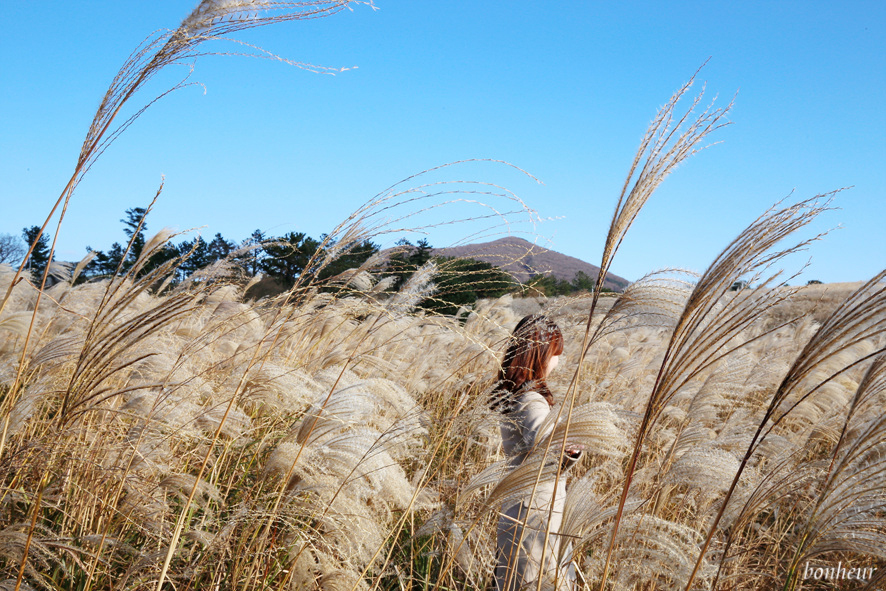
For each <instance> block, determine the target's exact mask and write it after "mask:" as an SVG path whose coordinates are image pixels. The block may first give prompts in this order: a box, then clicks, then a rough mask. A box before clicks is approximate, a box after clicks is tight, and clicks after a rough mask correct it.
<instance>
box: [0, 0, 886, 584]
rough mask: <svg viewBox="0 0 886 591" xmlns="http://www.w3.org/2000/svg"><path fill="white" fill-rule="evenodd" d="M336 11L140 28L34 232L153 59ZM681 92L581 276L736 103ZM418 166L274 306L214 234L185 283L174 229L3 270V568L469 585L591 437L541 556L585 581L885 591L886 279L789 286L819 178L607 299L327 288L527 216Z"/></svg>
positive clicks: (432, 274)
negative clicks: (510, 448) (109, 248)
mask: <svg viewBox="0 0 886 591" xmlns="http://www.w3.org/2000/svg"><path fill="white" fill-rule="evenodd" d="M347 5H348V3H347V2H334V1H330V2H311V3H282V4H280V5H276V6H277V8H280V9H282V10H283V11H282V12H276V13H273V16H263V13H261V14H256V13H255V12H254V10H253V9H254V8H255V6H254V5H252V4H242V3H238V2H233V3H232V2H218V1H210V0H204V1H203V2H201V3H200V4H199V5H198V7H197V9H195V10H194V12H193V13H192V14H191V15H190V16H189V17H188V18H187V19H185V21H183V23H182V25H181V26H180V27H179V28H177V29H176V30H174V31H168V32H160V33H158V34H156V36H155V37H151V38H149V39H148V40H147V41H146V42H145V43H144V44H143V45H142V46H140V47H139V48H138V49H137V50H136V52H135V53H134V54H133V56H132V57H131V58H130V60H129V61H128V62H126V64H125V66H124V67H123V69H121V71H120V73H119V74H118V77H117V78H116V79H115V82H114V84H113V85H112V86H111V88H110V89H109V90H108V92H107V94H106V95H105V98H104V100H103V101H102V103H101V106H100V107H99V109H98V112H97V114H96V117H95V119H94V121H93V124H92V126H91V128H90V130H89V132H88V134H87V137H86V139H85V141H84V144H83V148H82V150H81V152H80V155H79V158H78V159H77V165H76V167H75V169H74V171H73V174H72V176H71V179H70V182H69V183H68V184H67V186H66V187H64V188H63V190H62V192H61V194H60V196H59V198H58V201H57V202H56V205H55V207H54V208H53V210H52V211H51V212H47V217H46V222H45V223H44V225H43V226H42V229H41V232H47V231H48V228H51V227H55V228H60V227H61V226H62V225H63V220H64V215H65V211H67V206H68V204H69V203H70V202H71V200H72V199H74V192H75V189H76V187H77V185H78V184H79V182H80V181H81V180H82V178H83V176H84V175H85V174H86V173H87V172H88V171H89V170H90V168H91V166H92V164H93V163H94V162H95V160H96V159H97V158H98V157H99V156H101V154H102V153H103V152H104V151H105V149H106V148H107V147H108V145H109V142H110V141H112V140H113V139H114V138H116V137H117V136H119V134H120V133H123V132H124V131H125V130H126V129H127V128H128V127H129V126H130V125H131V124H133V123H134V121H135V120H134V119H125V120H123V122H122V123H119V122H118V121H117V116H118V114H119V113H123V112H125V111H124V109H123V107H124V106H125V105H126V104H127V103H128V101H129V100H130V98H131V97H133V96H135V95H136V94H137V92H138V90H139V89H140V88H141V87H142V85H143V84H144V82H145V81H146V80H148V79H150V78H151V77H152V76H153V75H154V74H156V73H157V72H158V71H159V70H160V69H162V68H164V67H165V66H167V65H168V64H172V63H180V62H182V61H187V60H192V59H196V57H197V56H199V55H200V51H201V47H200V46H201V44H202V43H203V42H204V41H206V40H209V39H214V38H217V37H219V36H227V35H230V34H232V33H234V32H236V31H238V30H241V29H243V28H247V27H254V26H259V25H262V24H272V23H274V22H277V21H280V20H299V19H303V18H315V17H320V16H325V15H327V14H331V13H334V12H336V11H338V10H341V9H343V8H346V7H347ZM694 82H695V76H693V77H691V78H690V79H689V80H688V82H686V83H685V84H684V85H683V86H681V87H679V89H678V90H677V91H676V92H675V93H674V95H673V96H671V97H670V99H668V100H667V102H665V104H664V106H663V107H661V108H660V109H659V110H658V112H657V114H656V116H655V117H654V119H653V120H652V122H651V124H650V125H649V127H648V129H647V131H646V133H645V134H644V136H643V139H642V141H641V143H640V146H639V148H638V150H637V152H636V155H635V157H634V160H633V163H632V165H631V166H630V168H629V170H628V171H627V176H626V180H625V184H624V187H623V189H622V191H621V193H620V194H619V195H616V196H614V197H615V206H614V208H613V209H614V212H613V214H612V218H611V222H610V225H609V229H608V234H607V235H606V236H605V237H601V238H602V242H603V249H602V253H603V254H602V257H601V260H600V261H599V267H600V276H601V277H603V276H605V275H606V273H608V272H609V269H610V268H611V266H612V265H613V261H614V260H615V258H616V255H617V253H618V250H619V247H620V246H621V244H622V242H623V241H630V236H628V234H629V230H630V229H631V227H632V225H633V223H634V221H635V219H636V217H637V215H638V214H639V212H640V211H641V209H642V208H643V207H644V205H645V204H646V203H647V201H648V200H649V199H650V198H651V197H652V195H653V193H654V192H655V190H656V189H657V187H659V185H660V184H661V183H662V182H663V181H664V180H665V178H666V177H667V176H668V175H669V174H670V173H671V172H672V171H673V170H674V169H675V168H676V167H677V166H679V165H681V164H682V163H684V162H685V161H686V160H687V159H688V158H689V157H690V156H692V155H693V154H695V153H696V152H698V151H699V150H701V149H703V148H705V147H706V146H708V145H709V144H710V143H711V142H712V141H714V140H716V137H717V136H716V132H717V131H718V130H719V129H720V128H722V127H723V126H724V125H726V124H727V119H726V116H727V114H728V113H729V112H730V110H731V108H732V103H727V104H725V105H722V103H720V105H716V104H714V103H710V104H707V103H706V102H705V100H706V99H704V98H703V91H702V93H700V94H698V95H694V96H693V95H692V90H691V89H692V88H693V84H694ZM687 103H688V104H687ZM705 105H707V106H705ZM115 125H119V126H120V127H115ZM459 164H460V163H453V164H452V165H445V168H446V169H447V172H449V171H452V172H453V173H457V172H458V170H460V169H459ZM490 164H493V165H496V166H510V165H507V164H506V163H494V162H490ZM521 172H522V171H521ZM423 175H424V173H419V174H417V175H415V176H414V177H410V178H409V179H406V180H405V181H401V182H400V183H396V184H394V185H392V187H391V188H389V189H388V190H386V191H383V192H382V193H379V194H378V195H376V196H375V197H374V198H372V199H370V200H369V201H368V202H367V203H366V204H365V205H364V206H363V207H361V208H360V209H358V210H357V211H355V212H353V213H350V214H348V213H343V216H342V217H343V218H344V221H343V222H342V223H341V224H340V225H338V226H337V227H335V228H331V229H330V230H329V232H328V234H326V235H324V237H323V239H322V242H321V244H320V246H319V247H318V248H317V250H316V252H315V253H313V256H311V258H310V260H309V261H307V263H306V264H305V266H304V270H303V271H302V272H301V273H300V275H299V276H298V277H297V278H296V279H295V281H294V285H292V286H291V288H289V289H287V290H286V291H284V292H283V293H280V294H279V295H276V296H274V297H267V298H262V299H258V300H255V299H250V298H248V297H246V292H247V290H248V289H249V287H251V284H252V280H250V279H249V278H244V277H243V275H242V274H241V273H239V272H238V267H237V264H235V261H234V255H232V256H231V257H229V258H226V259H221V260H219V261H218V262H216V263H214V264H213V265H211V266H209V267H206V268H204V269H201V270H199V271H197V272H194V273H192V274H190V275H188V276H186V277H182V275H181V274H180V273H178V272H177V271H178V269H179V268H180V267H181V266H182V265H183V264H186V263H187V261H188V259H189V257H190V256H192V254H193V253H188V252H185V253H183V254H179V255H178V256H176V257H174V258H170V259H168V260H164V261H163V262H162V263H159V264H156V265H153V264H149V262H150V261H151V257H152V256H153V255H155V254H157V253H158V252H160V250H161V249H162V248H163V247H164V245H165V244H166V243H167V242H168V241H170V240H171V239H172V238H173V237H174V234H173V233H172V232H170V231H168V230H163V231H161V232H159V233H158V234H156V235H155V236H153V237H151V238H149V239H148V240H146V242H145V244H144V245H143V248H142V249H141V250H140V252H139V254H138V256H137V257H134V260H132V261H131V263H132V264H131V265H128V266H125V267H124V266H123V265H122V263H121V265H120V266H119V268H118V269H117V271H116V272H115V273H114V274H112V275H111V276H109V277H106V278H104V279H101V280H98V281H93V282H87V283H81V284H77V283H76V279H77V275H78V274H79V273H80V272H81V271H82V266H78V267H77V268H74V269H69V270H67V271H66V272H64V273H62V274H61V280H60V281H58V282H55V283H54V284H50V282H49V281H48V278H49V275H50V272H51V271H50V268H49V267H48V266H47V268H46V270H45V272H44V273H43V274H42V276H40V277H30V274H29V273H28V272H27V268H26V266H25V264H24V263H22V265H20V266H19V268H17V269H14V268H10V267H8V266H5V265H0V293H2V294H3V299H2V302H0V409H2V413H0V416H2V428H0V482H2V489H0V589H3V590H6V591H19V590H21V589H25V590H43V589H65V590H71V591H75V590H76V591H93V590H108V591H110V590H115V591H123V590H127V591H136V590H138V591H142V590H144V591H148V590H154V591H161V590H164V589H170V590H175V591H185V590H199V589H218V590H226V589H229V590H234V589H236V590H241V589H242V590H248V591H252V590H256V591H258V590H280V591H282V590H290V589H292V590H296V589H306V590H330V591H331V590H342V591H357V590H369V589H384V590H391V591H394V590H404V589H410V590H419V589H424V590H440V591H442V590H448V589H486V588H489V586H490V585H492V584H493V583H492V581H493V577H492V570H493V568H494V566H495V563H496V558H495V555H494V552H495V534H496V522H497V519H498V510H499V508H500V507H501V505H502V503H503V502H507V501H508V500H511V499H518V498H527V497H530V498H531V497H532V496H533V495H534V494H535V491H536V488H537V487H538V483H539V482H540V481H542V480H543V479H548V478H557V477H559V475H560V472H561V470H562V466H563V456H564V453H565V450H566V449H567V447H568V446H570V445H574V444H581V445H583V446H584V447H585V448H586V449H587V453H586V454H585V455H584V457H583V459H582V460H581V462H580V463H579V464H578V465H576V466H575V467H574V468H573V469H572V471H571V472H570V479H569V486H568V489H567V498H566V504H565V512H564V515H563V523H562V526H561V528H560V532H559V534H560V535H562V536H565V537H567V538H568V539H570V540H571V541H572V544H564V545H561V546H560V548H561V551H562V552H563V553H564V555H563V556H560V557H558V558H560V559H561V560H564V561H565V560H571V562H572V563H573V564H574V566H575V569H576V572H577V573H578V574H577V576H578V581H579V583H578V585H579V588H581V589H599V590H600V591H604V590H607V589H610V590H619V591H620V590H623V589H624V590H636V591H650V590H653V589H676V590H681V589H684V590H686V591H690V590H695V589H724V590H725V589H783V590H799V589H825V588H833V587H834V585H835V583H833V581H832V580H831V579H833V577H834V576H837V575H838V574H839V569H840V568H844V569H845V570H844V573H843V574H844V575H845V574H846V572H848V569H853V571H854V572H855V574H856V575H858V576H856V577H855V579H854V582H853V584H854V585H855V586H854V587H853V588H857V589H871V590H872V589H878V588H882V585H883V584H884V582H886V415H884V414H883V408H884V405H886V270H884V271H881V272H880V273H878V274H876V275H875V276H874V277H872V278H870V279H869V280H867V281H863V282H859V283H857V284H833V285H828V284H819V285H806V286H791V285H790V283H791V281H792V280H794V278H795V277H796V275H791V274H790V273H785V272H782V271H781V265H782V263H783V261H784V259H785V258H786V257H789V256H790V255H792V254H794V253H796V252H799V251H802V250H805V249H807V248H808V247H809V246H810V245H811V244H812V243H813V242H815V241H816V240H818V239H819V238H821V236H818V235H814V234H813V235H809V228H810V224H811V223H812V222H813V221H814V220H815V219H816V218H817V216H819V215H820V214H822V213H823V212H825V211H828V210H830V209H832V208H834V204H835V201H836V200H838V199H839V197H840V195H839V191H831V192H826V193H822V194H820V195H815V196H811V197H808V198H801V199H796V200H794V201H783V202H780V203H778V204H776V205H774V206H773V207H772V208H771V209H769V210H767V211H765V212H762V213H761V215H760V217H758V218H757V219H756V220H754V221H753V222H751V223H750V224H749V225H748V226H747V228H746V229H745V230H744V231H742V232H741V233H739V234H738V235H737V236H736V237H735V238H734V239H731V240H730V239H724V241H723V244H722V250H720V251H719V252H711V253H710V261H711V262H710V264H709V266H708V267H707V268H706V269H705V270H704V271H703V272H700V273H695V272H690V271H685V270H681V269H678V268H673V269H664V270H650V272H649V274H648V275H646V276H644V277H642V278H640V279H638V280H637V281H635V282H633V283H631V284H630V285H628V286H627V287H626V288H625V289H624V291H623V292H622V293H619V294H604V293H603V282H602V281H598V282H597V283H596V284H595V285H594V286H593V289H592V290H591V291H588V292H585V293H580V294H577V295H573V296H564V297H554V298H544V297H519V296H518V295H515V294H506V295H503V296H501V297H499V298H494V299H481V300H479V301H477V302H476V303H475V304H473V305H471V306H465V307H463V308H461V309H459V311H458V312H457V313H456V314H454V315H452V314H441V313H435V312H433V311H432V310H429V309H427V308H423V307H422V303H423V302H427V301H433V300H434V298H435V297H437V298H439V297H440V296H441V291H440V290H441V281H440V277H441V276H442V274H443V273H444V272H445V269H444V268H443V265H444V264H443V263H439V262H437V261H436V260H434V259H431V260H428V261H426V262H425V263H424V264H422V265H421V266H420V267H419V268H417V269H416V270H415V271H414V272H413V273H412V274H411V275H410V276H409V277H408V278H407V279H406V280H405V281H404V282H403V284H402V285H401V286H399V288H394V287H393V285H394V284H393V282H392V281H391V280H390V277H388V276H387V275H388V273H389V270H388V269H386V267H385V262H384V261H383V260H381V259H380V258H379V257H369V258H368V259H367V260H365V261H364V262H363V263H362V264H361V265H360V266H359V268H355V269H349V270H347V271H344V272H342V273H337V274H335V275H334V276H332V277H326V276H325V275H324V274H323V271H324V269H327V268H331V267H330V265H332V264H333V263H334V262H335V261H336V260H339V259H340V257H342V256H344V255H347V254H348V252H349V250H351V249H353V248H355V247H356V245H359V244H362V243H364V241H366V240H371V239H373V238H376V237H379V236H391V235H398V233H400V232H402V231H403V228H410V229H412V230H418V231H428V230H429V229H430V228H433V227H435V226H436V225H439V224H450V223H459V222H463V223H465V224H466V225H467V226H468V227H471V228H472V229H471V230H470V232H475V230H474V229H473V227H474V226H473V225H472V224H476V223H477V222H478V221H482V222H483V223H484V224H486V227H487V228H488V229H487V230H486V231H485V233H484V234H481V235H485V236H488V235H497V234H500V233H501V232H502V231H503V230H502V228H504V227H507V226H508V224H510V223H512V221H514V220H517V219H521V220H529V221H530V222H531V221H533V220H536V219H537V216H538V214H537V213H536V212H535V210H533V209H532V207H531V204H527V203H524V202H523V201H522V200H521V199H520V198H519V197H518V196H517V195H515V194H514V193H512V192H511V191H509V190H507V189H506V188H503V187H499V186H497V185H490V184H489V183H485V182H484V181H482V180H467V179H460V180H457V181H452V182H448V183H440V182H437V181H428V182H425V180H424V179H425V178H426V177H425V176H423ZM161 191H162V187H161V189H160V190H158V192H157V195H156V196H155V197H154V201H152V202H151V205H153V203H154V202H156V200H157V199H162V198H163V197H162V195H161ZM150 209H151V206H148V207H147V210H148V211H150ZM143 219H144V218H142V221H143ZM137 229H138V228H136V230H137ZM691 230H692V228H685V229H681V231H691ZM490 233H491V234H490ZM136 234H137V232H133V235H132V239H131V240H130V243H129V245H127V247H126V250H127V251H129V250H131V249H132V248H133V243H134V240H135V236H136ZM57 235H58V230H56V231H55V232H53V242H52V246H51V248H50V258H51V252H52V250H53V249H54V248H55V240H56V239H57ZM471 235H476V234H471ZM84 264H85V261H84ZM738 281H748V282H749V284H750V285H751V286H752V287H751V288H748V289H741V290H736V291H733V289H732V287H733V286H734V285H735V283H736V282H738ZM539 312H541V313H544V314H546V315H549V316H550V317H551V318H553V319H554V320H555V321H556V322H557V323H558V324H559V326H560V327H561V329H562V331H563V334H564V338H565V351H564V354H563V358H562V360H561V362H560V368H559V369H558V370H557V371H556V372H555V373H553V374H552V375H551V377H550V380H549V383H550V386H551V390H552V391H553V393H554V398H555V401H556V405H555V407H554V412H552V416H551V419H550V420H548V421H547V422H546V423H545V424H544V425H543V426H542V428H541V429H540V433H541V435H540V436H539V438H538V440H537V444H536V447H535V448H534V451H533V453H532V454H530V455H529V456H528V457H527V459H526V460H525V461H524V462H523V464H521V465H520V466H518V467H517V468H515V469H510V467H509V465H508V461H507V458H505V457H504V455H503V453H502V449H501V436H500V433H499V424H500V421H501V420H502V419H501V416H500V414H499V413H497V412H496V411H493V410H491V409H490V404H489V402H490V394H491V393H492V391H493V390H494V388H495V379H496V375H497V370H498V369H499V367H500V363H501V356H502V352H503V350H504V348H505V344H506V342H507V338H508V335H509V334H510V333H511V331H512V330H513V328H514V326H515V325H516V324H517V322H518V321H519V319H520V318H522V317H523V316H525V315H527V314H534V313H539ZM567 553H568V554H567ZM828 569H830V570H828ZM862 572H863V573H864V577H861V576H860V573H862ZM810 573H811V574H810ZM554 584H555V583H554V582H553V581H544V580H540V581H539V582H538V585H537V586H536V590H537V591H538V590H541V589H552V588H555V587H554V586H553V585H554Z"/></svg>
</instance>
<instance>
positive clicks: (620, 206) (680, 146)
mask: <svg viewBox="0 0 886 591" xmlns="http://www.w3.org/2000/svg"><path fill="white" fill-rule="evenodd" d="M702 67H704V65H702ZM700 70H701V68H699V70H698V71H696V72H695V74H693V75H692V77H691V78H690V79H689V81H688V82H686V84H684V85H683V86H682V87H681V88H680V89H679V90H678V91H677V92H675V93H674V95H673V96H671V98H670V100H668V102H667V103H665V105H664V106H663V107H662V108H661V109H659V111H658V113H657V114H656V116H655V118H654V119H653V120H652V123H650V124H649V127H648V128H647V129H646V133H645V135H644V136H643V139H642V140H641V142H640V147H639V148H638V149H637V153H636V155H635V156H634V161H633V162H632V163H631V167H630V169H629V170H628V176H627V178H626V179H625V184H624V186H623V187H622V190H621V194H620V195H619V197H618V201H617V202H616V205H615V211H614V212H613V214H612V221H611V222H610V225H609V232H608V234H607V235H606V241H605V243H604V247H603V257H602V259H601V261H600V273H599V275H598V278H597V282H596V286H595V288H594V296H593V300H592V303H591V314H589V316H588V326H590V321H591V315H592V314H593V309H594V307H595V306H596V302H597V300H598V298H599V296H600V293H601V290H602V288H603V278H605V277H606V273H608V272H609V266H610V265H611V264H612V259H613V258H614V257H615V253H616V252H617V251H618V247H619V246H620V245H621V242H622V240H623V239H624V237H625V234H627V231H628V229H630V227H631V224H633V223H634V220H635V219H636V218H637V214H639V213H640V210H641V209H642V208H643V206H644V205H645V204H646V201H647V200H648V199H649V197H651V196H652V193H653V192H654V191H655V189H656V188H658V186H659V185H660V184H661V183H662V181H664V179H665V177H667V176H668V175H669V174H670V173H671V172H673V171H674V169H675V168H676V167H677V166H679V165H680V163H681V162H683V161H684V160H686V159H687V158H689V157H690V156H692V155H693V154H695V153H696V152H698V151H699V150H701V149H703V148H704V146H701V143H702V141H704V139H705V138H706V137H707V136H708V134H710V133H711V132H713V131H715V130H717V129H719V128H721V127H724V126H725V125H728V124H729V123H728V122H726V121H724V119H725V117H726V114H727V113H728V112H729V111H730V109H732V103H731V102H730V103H729V104H728V105H726V106H725V107H722V108H717V109H715V108H713V104H712V105H711V106H709V107H707V108H706V109H705V110H704V111H702V112H701V113H700V114H698V115H693V114H694V111H695V109H696V107H698V105H699V104H700V103H701V99H702V97H703V96H704V90H702V92H701V93H699V94H698V96H696V97H695V99H693V101H692V104H691V105H690V107H689V109H687V110H686V112H685V113H683V114H682V115H676V114H675V110H676V108H677V105H678V103H679V102H680V100H681V99H682V98H683V96H684V95H685V94H686V92H688V90H689V89H690V88H691V87H692V85H693V83H694V82H695V77H696V76H698V72H699V71H700ZM693 116H694V118H693ZM641 163H642V165H641ZM585 346H587V344H585Z"/></svg>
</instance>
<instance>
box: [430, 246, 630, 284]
mask: <svg viewBox="0 0 886 591" xmlns="http://www.w3.org/2000/svg"><path fill="white" fill-rule="evenodd" d="M434 254H435V255H439V256H449V257H468V258H472V259H477V260H480V261H485V262H487V263H490V264H492V265H495V266H496V267H501V268H502V269H504V270H505V271H507V272H509V273H510V274H511V275H513V276H514V277H516V278H517V279H518V280H520V281H521V282H524V283H525V282H526V281H527V280H528V279H529V278H530V277H532V276H533V275H552V276H554V277H556V278H557V279H564V280H566V281H572V278H573V277H575V274H576V273H578V272H579V271H584V272H585V273H586V274H587V275H588V276H589V277H591V278H592V279H594V278H596V277H597V275H598V274H599V273H600V267H598V266H596V265H592V264H590V263H586V262H584V261H583V260H581V259H577V258H575V257H571V256H568V255H565V254H561V253H559V252H556V251H553V250H548V249H547V248H543V247H541V246H538V245H537V244H533V243H531V242H529V241H528V240H524V239H523V238H517V237H516V236H506V237H504V238H499V239H498V240H493V241H492V242H482V243H479V244H468V245H465V246H455V247H451V248H435V249H434ZM629 283H630V281H628V280H627V279H625V278H624V277H619V276H618V275H613V274H612V273H609V274H607V275H606V280H605V281H604V283H603V287H608V288H609V289H612V290H614V291H621V290H623V289H624V288H625V287H627V285H628V284H629Z"/></svg>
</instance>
